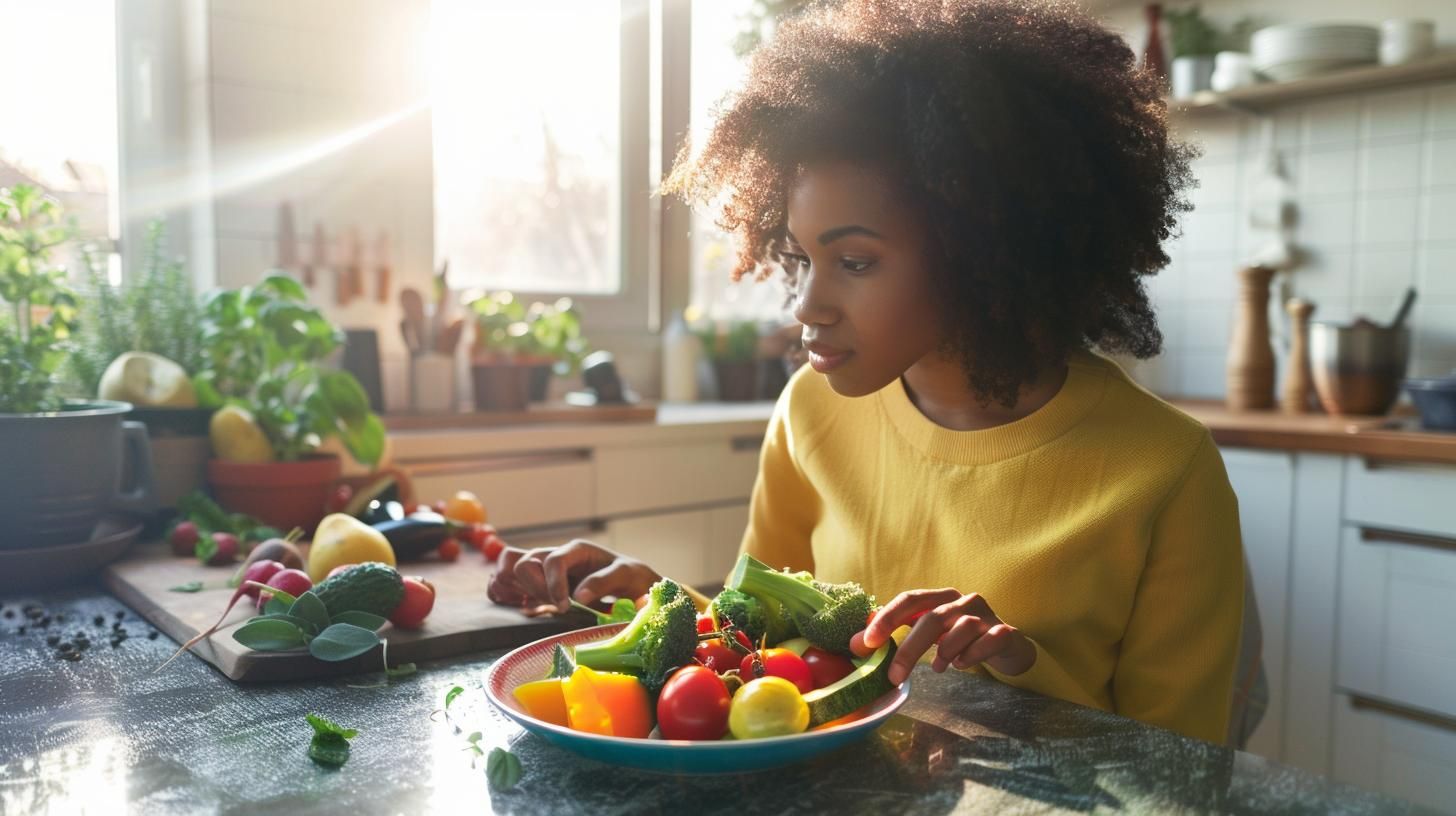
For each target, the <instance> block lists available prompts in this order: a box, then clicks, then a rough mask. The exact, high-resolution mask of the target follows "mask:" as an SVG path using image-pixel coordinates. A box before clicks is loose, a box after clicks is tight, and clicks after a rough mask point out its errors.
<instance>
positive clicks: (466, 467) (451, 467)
mask: <svg viewBox="0 0 1456 816" xmlns="http://www.w3.org/2000/svg"><path fill="white" fill-rule="evenodd" d="M590 461H591V451H590V450H568V451H560V452H552V453H539V454H522V455H515V456H491V457H485V458H461V459H434V460H430V461H423V462H421V461H412V462H402V463H401V466H402V467H404V468H405V469H406V470H408V471H409V473H410V475H411V476H415V477H419V476H443V475H449V474H454V473H481V472H497V471H503V470H506V471H509V470H524V469H527V468H538V467H551V466H553V465H571V464H577V463H579V462H590Z"/></svg>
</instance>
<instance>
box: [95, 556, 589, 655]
mask: <svg viewBox="0 0 1456 816" xmlns="http://www.w3.org/2000/svg"><path fill="white" fill-rule="evenodd" d="M400 568H401V571H402V572H403V573H404V574H406V575H420V576H422V577H424V578H425V579H426V580H428V581H430V582H431V583H433V584H434V585H435V593H436V601H435V608H434V610H432V611H431V612H430V616H429V618H427V619H426V621H425V626H424V627H423V628H422V629H420V630H418V631H415V632H410V631H405V630H402V629H395V628H394V627H393V626H392V625H388V624H386V625H385V627H384V628H383V629H381V630H379V636H380V637H381V638H384V639H387V640H388V641H389V664H390V665H391V666H395V665H398V664H400V663H411V662H417V661H423V660H433V659H436V658H442V657H451V656H454V655H460V654H469V653H472V652H481V651H488V650H490V649H503V648H513V647H516V646H520V645H522V644H525V643H529V642H531V641H533V640H537V639H539V638H543V637H546V636H547V635H552V634H556V633H558V632H564V631H567V630H570V629H579V628H581V627H583V626H591V625H592V624H593V620H592V618H591V616H589V615H587V614H586V613H584V612H582V613H572V614H569V615H564V616H561V617H541V618H528V617H526V616H525V615H523V614H521V613H520V612H519V611H517V610H514V609H509V608H506V607H503V606H497V605H496V604H493V603H491V602H490V599H488V598H487V597H486V596H485V586H486V582H487V580H488V579H489V578H490V572H491V568H490V567H489V566H487V565H485V564H483V563H482V561H481V558H480V556H479V554H477V553H475V552H465V553H463V554H461V557H460V560H459V561H457V562H455V563H453V564H451V563H446V562H443V561H420V562H414V563H407V564H401V565H400ZM232 572H233V569H232V568H223V567H204V566H201V565H199V564H198V563H197V562H196V561H195V560H193V559H190V558H177V557H176V556H173V555H172V554H171V551H170V549H169V548H168V547H167V546H166V544H165V543H163V542H152V543H149V544H144V545H138V546H137V547H135V548H134V549H133V550H132V552H131V554H130V555H128V556H127V557H126V558H125V559H123V560H121V561H118V562H116V563H114V564H112V565H110V566H108V567H107V568H106V570H105V571H104V572H103V579H104V580H105V582H106V586H107V588H108V589H109V590H110V591H111V592H112V593H113V594H114V595H116V597H118V598H120V599H121V601H122V603H125V604H126V605H127V606H130V607H131V608H132V609H133V610H135V611H136V612H137V614H139V615H141V616H142V617H144V618H146V619H147V620H148V621H150V622H151V623H152V625H153V626H156V627H157V628H158V629H160V630H161V631H162V632H164V633H166V634H167V635H168V636H169V637H171V638H172V639H174V640H176V641H177V642H178V643H179V644H181V643H185V642H187V641H188V640H190V639H192V637H193V636H195V635H197V634H198V633H199V632H203V631H205V630H206V629H207V628H208V627H209V626H211V625H212V624H213V623H214V622H216V621H217V616H218V615H220V614H222V610H223V608H224V607H225V606H227V602H228V599H229V598H231V597H232V593H233V590H232V589H230V588H227V587H226V586H225V584H226V583H227V581H228V578H230V577H231V576H232ZM189 581H202V582H203V585H204V589H203V590H202V591H200V592H194V593H186V592H172V591H170V589H169V588H170V587H174V586H179V585H181V584H185V583H187V582H189ZM246 600H247V599H243V600H240V601H238V605H237V606H236V607H234V608H233V610H232V612H231V613H230V614H229V615H228V618H227V620H226V621H225V622H224V624H223V627H222V628H220V629H218V630H217V631H216V632H214V633H213V634H212V635H211V636H210V637H209V638H207V639H206V640H202V641H200V642H198V644H197V645H196V646H194V647H192V653H193V654H194V655H196V657H197V658H201V659H203V660H206V661H207V662H208V663H211V664H212V665H213V666H216V667H217V669H218V671H221V672H222V673H223V674H225V675H227V676H228V677H229V678H231V679H233V680H236V681H238V682H242V683H258V682H276V681H282V680H302V679H305V678H310V677H325V676H339V675H346V674H358V673H364V672H378V671H381V670H382V668H383V662H382V659H381V657H380V654H379V650H378V649H373V650H371V651H369V652H366V653H365V654H363V655H360V656H359V657H356V658H353V659H351V660H345V661H342V662H339V663H330V662H327V661H323V660H319V659H317V658H315V657H313V656H312V655H310V654H309V653H308V652H307V651H304V650H296V651H291V652H255V651H252V650H250V649H248V648H246V647H244V646H243V645H242V644H241V643H238V642H237V641H235V640H233V638H232V636H231V633H232V631H233V630H234V629H236V628H237V627H238V626H239V625H240V624H242V623H243V622H244V621H246V620H247V619H248V618H249V617H251V616H252V615H254V614H257V613H256V611H255V610H254V609H253V607H251V606H249V605H247V603H246ZM177 659H178V660H179V661H181V660H194V659H196V658H193V657H188V656H186V655H184V656H182V657H179V658H177Z"/></svg>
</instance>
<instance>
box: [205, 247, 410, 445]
mask: <svg viewBox="0 0 1456 816" xmlns="http://www.w3.org/2000/svg"><path fill="white" fill-rule="evenodd" d="M343 342H344V333H343V332H342V331H341V330H339V329H338V328H337V327H336V326H334V325H333V324H332V323H330V322H329V321H328V319H326V318H325V317H324V316H323V315H322V314H321V313H320V312H319V311H318V309H316V308H314V307H312V306H310V305H308V303H307V295H306V293H305V292H304V290H303V287H302V286H300V285H299V283H298V282H297V281H295V280H294V279H292V278H290V277H287V276H285V275H278V274H274V275H268V276H267V277H265V278H264V279H263V280H262V281H261V282H259V283H258V284H257V285H255V286H244V287H243V288H241V289H231V290H224V291H220V292H215V293H213V294H212V295H210V296H209V297H208V298H207V300H206V302H205V303H204V304H203V307H202V358H203V362H202V370H201V371H199V372H198V373H197V375H196V376H195V377H194V378H193V384H194V385H195V387H196V388H197V397H198V400H199V402H201V403H202V405H204V406H206V407H211V408H220V407H222V406H224V405H236V406H238V407H241V408H243V409H245V410H247V411H248V412H249V413H251V414H252V416H253V419H254V421H256V422H257V424H258V426H259V427H260V428H261V429H262V431H263V433H264V435H265V436H266V437H267V438H268V442H269V443H270V444H271V445H272V446H273V452H274V454H275V455H276V456H277V458H278V459H281V460H284V461H293V460H297V459H301V458H303V457H304V456H306V455H308V454H310V453H312V452H314V451H315V450H316V449H317V448H318V446H319V445H320V444H322V443H323V441H324V440H325V439H327V438H329V437H338V438H339V439H340V440H341V441H342V442H343V443H344V446H345V447H346V448H348V450H349V453H350V455H352V456H353V457H354V458H355V459H357V460H358V461H359V462H362V463H364V464H367V465H374V464H376V463H378V461H379V458H380V456H381V455H382V453H383V451H384V424H383V423H382V422H381V421H380V420H379V417H378V416H376V415H375V414H374V412H372V411H370V410H369V398H368V397H367V396H366V395H365V393H364V389H363V388H362V387H361V386H360V385H359V381H358V380H356V379H354V375H352V374H350V373H348V372H347V371H336V370H330V369H326V368H324V367H323V365H322V361H323V360H324V358H326V357H327V356H329V355H330V354H331V353H333V351H334V350H335V349H337V348H339V346H340V345H342V343H343Z"/></svg>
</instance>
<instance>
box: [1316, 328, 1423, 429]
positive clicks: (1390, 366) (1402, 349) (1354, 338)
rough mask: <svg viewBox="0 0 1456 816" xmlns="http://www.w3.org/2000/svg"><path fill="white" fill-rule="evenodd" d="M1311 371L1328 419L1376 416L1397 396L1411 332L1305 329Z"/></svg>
mask: <svg viewBox="0 0 1456 816" xmlns="http://www.w3.org/2000/svg"><path fill="white" fill-rule="evenodd" d="M1309 351H1310V368H1311V370H1312V371H1313V373H1314V387H1315V391H1316V392H1318V393H1319V398H1320V403H1321V404H1322V405H1324V407H1325V410H1326V411H1328V412H1329V413H1331V414H1340V415H1368V414H1373V415H1380V414H1384V413H1385V412H1386V411H1389V410H1390V407H1391V406H1392V405H1394V404H1395V399H1396V397H1398V396H1399V395H1400V384H1401V380H1403V379H1405V369H1406V364H1407V362H1408V361H1409V358H1410V329H1407V328H1405V327H1400V328H1391V327H1387V326H1380V325H1376V324H1374V323H1369V322H1364V321H1361V322H1357V323H1353V324H1350V325H1341V324H1337V323H1323V322H1318V321H1316V322H1313V323H1310V324H1309Z"/></svg>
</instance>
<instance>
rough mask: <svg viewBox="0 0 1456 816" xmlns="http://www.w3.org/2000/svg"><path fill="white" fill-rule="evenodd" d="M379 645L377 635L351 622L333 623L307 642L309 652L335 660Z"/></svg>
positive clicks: (358, 653)
mask: <svg viewBox="0 0 1456 816" xmlns="http://www.w3.org/2000/svg"><path fill="white" fill-rule="evenodd" d="M378 645H379V636H378V635H376V634H374V633H373V632H371V631H369V630H368V629H363V628H361V627H358V626H355V625H354V624H352V623H335V624H333V625H331V626H329V628H327V629H325V630H323V631H322V632H319V633H318V636H317V637H315V638H314V639H313V640H312V641H310V642H309V644H308V651H309V654H311V655H313V656H314V657H317V658H318V659H319V660H328V661H333V662H337V661H340V660H348V659H349V658H351V657H358V656H359V655H361V654H364V653H365V652H367V651H369V650H370V649H373V648H374V647H375V646H378Z"/></svg>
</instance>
